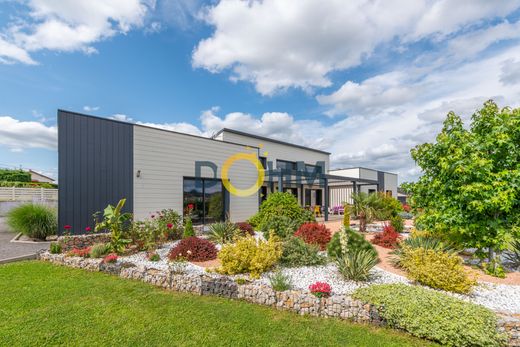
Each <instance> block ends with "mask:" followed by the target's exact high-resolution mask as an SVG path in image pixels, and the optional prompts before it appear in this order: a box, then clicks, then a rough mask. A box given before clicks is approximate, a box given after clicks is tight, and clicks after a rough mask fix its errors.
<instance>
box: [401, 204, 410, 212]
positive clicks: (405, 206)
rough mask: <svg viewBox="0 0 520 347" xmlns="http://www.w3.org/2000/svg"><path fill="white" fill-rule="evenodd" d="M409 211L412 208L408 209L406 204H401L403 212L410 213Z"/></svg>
mask: <svg viewBox="0 0 520 347" xmlns="http://www.w3.org/2000/svg"><path fill="white" fill-rule="evenodd" d="M411 209H412V208H411V207H410V205H408V204H403V210H404V212H410V210H411Z"/></svg>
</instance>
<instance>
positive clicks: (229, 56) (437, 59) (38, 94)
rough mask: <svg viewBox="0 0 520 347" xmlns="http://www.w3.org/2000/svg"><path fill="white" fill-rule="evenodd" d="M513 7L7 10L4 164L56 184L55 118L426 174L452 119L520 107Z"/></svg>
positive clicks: (181, 3)
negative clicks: (419, 163) (273, 146)
mask: <svg viewBox="0 0 520 347" xmlns="http://www.w3.org/2000/svg"><path fill="white" fill-rule="evenodd" d="M519 8H520V2H518V1H496V2H489V1H457V2H449V1H433V0H431V1H426V0H425V1H397V2H395V3H391V2H374V1H363V0H356V1H351V2H348V3H345V2H344V1H340V0H330V1H322V2H317V1H310V0H302V1H299V2H294V1H284V0H282V1H274V0H264V1H248V2H243V1H239V0H229V1H210V2H206V3H205V2H202V1H195V0H193V1H190V0H177V1H172V0H165V1H161V0H157V1H152V0H125V1H122V0H114V1H96V2H92V1H87V0H77V1H58V0H27V1H11V0H0V166H7V167H18V166H23V167H26V168H33V169H36V170H40V171H42V172H44V173H46V174H50V175H53V176H56V175H57V153H56V149H55V148H56V144H55V143H56V128H55V125H56V124H55V123H56V120H55V117H56V110H57V109H58V108H63V109H68V110H72V111H78V112H84V113H88V114H95V115H99V116H104V117H115V118H118V119H124V120H128V121H132V122H139V123H145V124H149V125H153V126H157V127H163V128H167V129H173V130H178V131H186V132H190V133H194V134H198V135H202V136H210V135H211V134H212V133H214V132H215V131H217V130H218V129H219V128H221V127H223V126H226V127H231V128H237V129H239V130H243V131H250V132H254V133H258V134H260V135H265V136H272V137H275V138H278V139H281V140H285V141H289V142H295V143H299V144H304V145H308V146H312V147H317V148H320V149H325V150H328V151H330V152H332V153H333V156H332V158H331V159H332V166H334V167H347V166H358V165H360V166H367V167H374V168H377V169H382V170H387V171H392V172H398V173H399V174H400V177H401V180H410V179H414V178H416V177H417V175H418V174H419V171H418V169H417V168H416V167H415V165H414V163H413V162H412V160H411V159H410V156H409V149H410V148H411V147H413V146H415V145H417V144H418V143H422V142H426V141H431V140H432V139H433V138H434V134H435V132H436V131H438V130H439V128H440V126H441V122H442V120H443V117H444V116H445V115H446V113H447V112H448V111H450V110H453V111H455V112H457V113H459V114H461V115H462V116H464V117H465V119H467V118H468V117H469V116H470V115H471V113H472V112H473V111H474V110H475V109H477V108H478V107H479V106H480V105H481V104H482V103H483V102H484V101H485V100H487V99H489V98H493V99H495V100H496V101H497V102H499V104H501V105H503V106H505V105H510V106H518V100H520V98H519V96H520V45H519V38H520V34H519V33H520V22H519V17H520V10H519Z"/></svg>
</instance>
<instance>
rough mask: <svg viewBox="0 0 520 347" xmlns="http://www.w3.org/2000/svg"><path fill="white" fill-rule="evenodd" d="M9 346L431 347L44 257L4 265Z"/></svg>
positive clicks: (0, 286) (2, 295)
mask: <svg viewBox="0 0 520 347" xmlns="http://www.w3.org/2000/svg"><path fill="white" fill-rule="evenodd" d="M0 337H1V338H0V340H1V343H0V344H1V345H2V346H44V345H61V344H63V345H67V346H80V345H85V346H87V345H88V346H101V345H103V346H104V345H107V346H110V345H112V346H116V345H117V346H424V345H429V344H428V343H427V342H425V341H422V340H418V339H415V338H411V337H409V336H407V335H404V334H402V333H398V332H396V331H391V330H387V329H376V328H373V327H367V326H362V325H356V324H351V323H348V322H344V321H340V320H336V319H323V318H315V317H300V316H298V315H295V314H292V313H289V312H281V311H277V310H275V309H272V308H267V307H262V306H257V305H253V304H248V303H245V302H241V301H233V300H229V299H223V298H217V297H200V296H196V295H189V294H181V293H174V292H168V291H164V290H161V289H158V288H154V287H152V286H150V285H147V284H145V283H141V282H136V281H130V280H123V279H119V278H117V277H115V276H110V275H105V274H102V273H89V272H85V271H83V270H76V269H69V268H65V267H58V266H54V265H51V264H48V263H43V262H36V261H32V262H20V263H14V264H8V265H2V266H0Z"/></svg>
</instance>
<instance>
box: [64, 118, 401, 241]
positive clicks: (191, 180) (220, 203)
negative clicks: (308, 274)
mask: <svg viewBox="0 0 520 347" xmlns="http://www.w3.org/2000/svg"><path fill="white" fill-rule="evenodd" d="M58 155H59V182H60V190H59V212H58V215H59V216H58V222H59V225H60V228H61V230H63V229H62V228H63V226H64V225H71V226H72V231H73V232H74V233H81V232H82V231H83V230H84V228H85V227H87V226H90V227H92V226H93V225H92V224H93V218H92V214H93V213H94V212H96V211H102V210H103V209H104V208H105V207H106V205H107V204H116V203H117V202H118V201H119V199H121V198H126V199H127V202H126V205H125V209H126V211H128V212H132V213H133V214H134V217H135V218H136V219H144V218H147V217H149V216H150V215H152V214H154V213H156V211H159V210H161V209H166V208H170V209H174V210H176V211H177V212H179V213H180V214H183V213H186V212H187V211H188V210H190V214H191V215H192V216H193V222H194V224H209V223H212V222H214V221H217V220H222V219H223V218H225V216H227V217H228V218H229V219H231V220H232V221H244V220H246V219H248V218H249V217H251V216H252V215H253V214H255V213H256V212H257V211H258V207H259V205H260V203H261V202H262V200H263V199H265V198H266V196H267V195H268V194H270V193H271V192H274V191H289V192H291V193H293V194H294V195H295V196H296V197H297V198H298V201H299V202H300V204H301V205H302V206H308V207H315V206H320V207H321V209H322V210H323V211H324V217H325V219H327V218H328V210H329V207H330V206H333V205H335V204H341V203H342V202H344V201H348V200H349V199H350V197H349V194H351V193H352V192H355V191H359V190H365V189H366V190H367V191H371V190H372V189H375V190H377V191H392V194H394V193H393V192H394V190H396V189H397V176H396V175H393V174H388V173H381V172H378V171H374V170H371V171H370V174H365V172H364V170H367V169H362V168H359V172H358V173H356V172H354V171H352V172H351V171H346V170H330V169H329V165H330V163H329V156H330V153H328V152H324V151H321V150H317V149H313V148H308V147H304V146H300V145H296V144H291V143H287V142H283V141H279V140H275V139H270V138H266V137H262V136H258V135H253V134H248V133H244V132H240V131H236V130H232V129H222V130H221V131H220V132H218V133H217V134H215V135H214V136H213V137H212V138H207V137H201V136H195V135H190V134H185V133H179V132H174V131H168V130H164V129H159V128H152V127H148V126H144V125H139V124H134V123H126V122H121V121H117V120H112V119H107V118H99V117H94V116H88V115H84V114H79V113H75V112H69V111H63V110H58ZM349 170H354V169H349ZM394 178H395V179H394ZM394 182H395V185H394ZM341 199H343V200H341Z"/></svg>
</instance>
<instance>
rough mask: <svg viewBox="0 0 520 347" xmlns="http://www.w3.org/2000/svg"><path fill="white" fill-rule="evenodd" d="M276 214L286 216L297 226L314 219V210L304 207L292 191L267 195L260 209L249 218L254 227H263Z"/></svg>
mask: <svg viewBox="0 0 520 347" xmlns="http://www.w3.org/2000/svg"><path fill="white" fill-rule="evenodd" d="M274 216H277V217H278V216H286V217H288V218H289V219H291V220H293V221H294V222H295V223H297V226H296V228H298V227H299V226H300V225H301V224H303V223H305V222H311V221H314V220H315V219H314V215H313V214H312V212H310V211H307V210H305V209H303V208H302V207H301V206H300V205H299V204H298V200H297V199H296V197H295V196H294V195H292V194H291V193H290V192H285V193H281V192H276V193H271V194H269V195H268V196H267V199H266V200H264V202H262V205H260V211H259V212H258V213H257V214H255V215H254V216H253V217H251V218H250V219H249V223H251V225H252V226H254V227H261V226H262V225H263V224H265V223H266V222H267V220H269V219H271V218H272V217H274Z"/></svg>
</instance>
